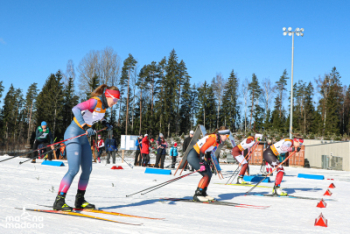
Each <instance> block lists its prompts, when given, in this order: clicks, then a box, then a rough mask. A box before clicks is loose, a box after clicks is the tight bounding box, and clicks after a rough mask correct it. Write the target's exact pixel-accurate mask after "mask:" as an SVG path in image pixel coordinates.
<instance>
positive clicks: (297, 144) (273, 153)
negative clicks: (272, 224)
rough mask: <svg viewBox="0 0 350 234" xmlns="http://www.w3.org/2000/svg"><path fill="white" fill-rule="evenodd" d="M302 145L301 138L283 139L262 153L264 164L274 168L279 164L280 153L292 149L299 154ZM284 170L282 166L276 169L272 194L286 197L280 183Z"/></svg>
mask: <svg viewBox="0 0 350 234" xmlns="http://www.w3.org/2000/svg"><path fill="white" fill-rule="evenodd" d="M303 143H304V140H303V138H300V137H298V138H294V139H293V140H291V139H283V140H280V141H278V142H276V143H275V144H273V145H271V146H270V147H269V148H268V149H266V150H265V151H264V153H263V157H264V159H265V161H266V162H268V163H269V164H270V166H271V167H272V168H276V167H277V166H278V165H279V164H280V162H279V161H278V159H277V156H278V155H280V154H282V153H287V152H292V151H294V149H295V150H296V151H297V152H299V151H300V149H301V146H302V144H303ZM283 174H284V168H283V166H282V165H280V166H278V168H277V175H276V179H275V186H274V187H273V190H272V193H273V194H275V195H279V196H287V195H288V194H287V193H286V192H285V191H282V190H281V187H280V185H281V182H282V179H283Z"/></svg>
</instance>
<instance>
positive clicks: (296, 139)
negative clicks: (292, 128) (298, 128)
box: [293, 138, 304, 143]
mask: <svg viewBox="0 0 350 234" xmlns="http://www.w3.org/2000/svg"><path fill="white" fill-rule="evenodd" d="M293 140H294V141H296V142H299V143H304V139H303V138H294V139H293Z"/></svg>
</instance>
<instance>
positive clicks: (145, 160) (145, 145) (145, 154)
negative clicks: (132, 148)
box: [141, 134, 150, 167]
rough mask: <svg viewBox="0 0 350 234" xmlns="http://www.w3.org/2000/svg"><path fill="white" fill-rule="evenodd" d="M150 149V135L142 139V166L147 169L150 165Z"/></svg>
mask: <svg viewBox="0 0 350 234" xmlns="http://www.w3.org/2000/svg"><path fill="white" fill-rule="evenodd" d="M149 147H150V142H149V140H148V134H145V137H144V138H143V139H142V149H141V154H142V158H143V162H142V166H143V167H147V165H148V163H149V159H150V158H149Z"/></svg>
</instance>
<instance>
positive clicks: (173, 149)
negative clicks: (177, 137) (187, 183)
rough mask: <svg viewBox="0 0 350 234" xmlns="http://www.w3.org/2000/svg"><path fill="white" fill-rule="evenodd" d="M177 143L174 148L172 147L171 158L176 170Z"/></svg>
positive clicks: (172, 166) (172, 165)
mask: <svg viewBox="0 0 350 234" xmlns="http://www.w3.org/2000/svg"><path fill="white" fill-rule="evenodd" d="M177 155H178V154H177V143H176V142H175V143H174V146H173V147H171V149H170V156H171V159H172V164H171V168H175V164H176V158H177Z"/></svg>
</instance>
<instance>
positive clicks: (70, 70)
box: [62, 59, 75, 86]
mask: <svg viewBox="0 0 350 234" xmlns="http://www.w3.org/2000/svg"><path fill="white" fill-rule="evenodd" d="M62 76H63V79H64V82H63V83H64V86H67V85H68V82H69V78H72V79H73V82H74V80H75V70H74V63H73V60H71V59H69V60H68V62H67V68H66V73H62Z"/></svg>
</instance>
